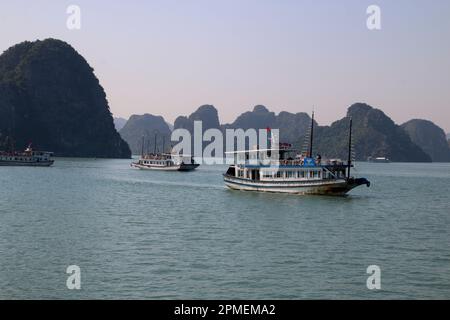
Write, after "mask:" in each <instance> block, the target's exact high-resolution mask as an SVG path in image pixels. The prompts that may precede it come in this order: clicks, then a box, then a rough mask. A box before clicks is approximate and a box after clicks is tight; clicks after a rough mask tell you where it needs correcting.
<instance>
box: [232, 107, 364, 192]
mask: <svg viewBox="0 0 450 320" xmlns="http://www.w3.org/2000/svg"><path fill="white" fill-rule="evenodd" d="M313 117H314V115H313ZM313 121H314V120H313ZM313 121H312V124H311V134H310V136H311V140H310V148H309V152H308V153H307V155H306V156H302V155H299V154H298V152H297V151H296V150H294V149H292V146H291V145H289V144H280V145H279V146H278V148H277V149H275V148H269V149H259V148H255V149H253V150H245V151H234V152H230V153H229V154H233V155H234V164H233V165H231V166H230V167H229V168H228V171H227V172H226V173H225V174H224V175H223V178H224V182H225V185H226V186H227V187H229V188H230V189H235V190H245V191H263V192H276V193H291V194H314V195H345V194H347V193H348V192H349V191H350V190H352V189H353V188H355V187H358V186H360V185H366V186H367V187H369V186H370V182H369V181H368V180H367V179H365V178H355V177H353V176H351V172H350V170H351V168H352V167H353V164H352V160H351V154H352V152H351V147H350V146H351V120H350V135H349V158H348V160H347V162H346V163H345V162H344V161H341V160H338V159H337V160H322V159H321V157H320V156H318V157H316V158H315V159H314V158H312V157H311V155H312V141H313V140H312V136H313V124H314V122H313ZM273 154H276V155H277V156H276V157H275V158H276V159H275V160H273V157H272V155H273Z"/></svg>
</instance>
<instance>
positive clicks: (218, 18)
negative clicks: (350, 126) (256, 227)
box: [0, 0, 450, 132]
mask: <svg viewBox="0 0 450 320" xmlns="http://www.w3.org/2000/svg"><path fill="white" fill-rule="evenodd" d="M71 4H75V5H78V6H79V7H80V8H81V30H69V29H67V27H66V20H67V17H68V15H67V14H66V9H67V7H68V6H69V5H71ZM371 4H376V5H378V6H379V7H380V8H381V14H382V16H381V26H382V29H381V30H379V31H370V30H368V29H367V27H366V19H367V17H368V15H367V14H366V9H367V7H368V6H369V5H371ZM48 37H53V38H59V39H62V40H65V41H67V42H68V43H70V44H71V45H72V46H74V47H75V49H76V50H77V51H78V52H80V53H81V54H82V55H83V56H84V57H85V58H86V59H87V60H88V62H89V63H90V65H91V66H92V67H93V68H94V69H95V73H96V75H97V76H98V78H99V79H100V82H101V84H102V86H103V87H104V88H105V90H106V94H107V96H108V100H109V103H110V107H111V111H112V112H113V113H114V115H115V116H122V117H128V116H129V115H131V114H142V113H145V112H148V113H153V114H157V115H162V116H164V117H165V118H166V120H167V121H169V122H173V121H174V119H175V117H176V116H178V115H188V114H190V113H191V112H193V111H194V110H195V109H196V108H197V107H198V106H200V105H202V104H213V105H214V106H216V108H217V109H218V110H219V116H220V120H221V122H230V121H232V120H233V119H234V118H235V117H236V116H237V115H238V114H240V113H242V112H244V111H247V110H249V109H251V108H253V106H254V105H256V104H264V105H266V106H267V107H269V109H271V110H272V111H275V112H279V111H282V110H286V111H291V112H299V111H306V112H310V111H311V109H312V106H313V105H314V108H315V110H316V114H317V120H318V122H319V123H320V124H329V123H330V122H331V121H333V120H337V119H338V118H341V117H342V116H344V115H345V112H346V109H347V107H348V106H349V105H350V104H351V103H353V102H357V101H361V102H367V103H369V104H371V105H373V106H375V107H378V108H381V109H382V110H383V111H385V112H386V113H387V114H388V115H389V116H391V117H392V118H393V119H394V120H395V121H396V122H397V123H402V122H404V121H406V120H409V119H411V118H425V119H430V120H432V121H434V122H436V123H437V124H438V125H440V126H441V127H443V128H444V129H445V130H446V131H447V132H450V1H448V0H433V1H414V0H404V1H402V0H395V1H392V0H389V1H381V0H378V1H375V0H371V1H366V0H342V1H336V0H329V1H320V0H311V1H301V0H293V1H290V0H270V1H269V0H221V1H219V0H204V1H203V0H179V1H170V0H161V1H143V0H142V1H137V0H134V1H133V0H131V1H130V0H129V1H112V0H108V1H106V0H105V1H95V0H90V1H87V0H86V1H84V0H83V1H81V0H73V1H61V0H53V1H51V0H46V1H44V0H33V1H29V0H14V1H6V0H0V51H4V50H6V49H7V48H8V47H10V46H11V45H13V44H15V43H18V42H21V41H24V40H36V39H44V38H48Z"/></svg>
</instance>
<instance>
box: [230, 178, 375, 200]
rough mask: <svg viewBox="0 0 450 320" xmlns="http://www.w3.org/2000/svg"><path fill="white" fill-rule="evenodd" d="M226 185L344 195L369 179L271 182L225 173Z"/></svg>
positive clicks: (241, 188)
mask: <svg viewBox="0 0 450 320" xmlns="http://www.w3.org/2000/svg"><path fill="white" fill-rule="evenodd" d="M224 181H225V185H226V186H227V187H228V188H230V189H233V190H244V191H259V192H272V193H289V194H298V195H308V194H311V195H313V194H314V195H336V196H343V195H345V194H347V193H348V192H349V191H350V190H351V189H353V188H355V187H357V186H359V185H361V184H367V185H368V186H369V185H370V183H368V181H367V180H365V179H364V180H361V181H358V180H355V179H353V180H350V181H348V180H346V179H336V180H327V181H325V180H318V181H284V182H270V181H253V180H249V179H242V178H237V177H231V176H228V175H224Z"/></svg>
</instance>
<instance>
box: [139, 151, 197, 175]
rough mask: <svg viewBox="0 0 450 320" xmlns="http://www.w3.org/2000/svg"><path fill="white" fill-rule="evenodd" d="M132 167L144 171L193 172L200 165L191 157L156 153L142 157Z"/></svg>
mask: <svg viewBox="0 0 450 320" xmlns="http://www.w3.org/2000/svg"><path fill="white" fill-rule="evenodd" d="M131 166H132V167H135V168H138V169H143V170H162V171H192V170H195V169H196V168H197V167H198V166H199V164H198V163H196V162H195V161H194V158H193V157H192V156H189V155H177V154H170V153H159V154H158V153H156V154H147V155H142V156H141V157H140V158H139V160H138V161H137V162H133V163H131Z"/></svg>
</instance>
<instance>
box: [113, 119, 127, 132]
mask: <svg viewBox="0 0 450 320" xmlns="http://www.w3.org/2000/svg"><path fill="white" fill-rule="evenodd" d="M127 121H128V120H127V119H124V118H115V117H114V127H115V128H116V130H117V131H119V130H120V129H122V128H123V126H124V125H125V123H127Z"/></svg>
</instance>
